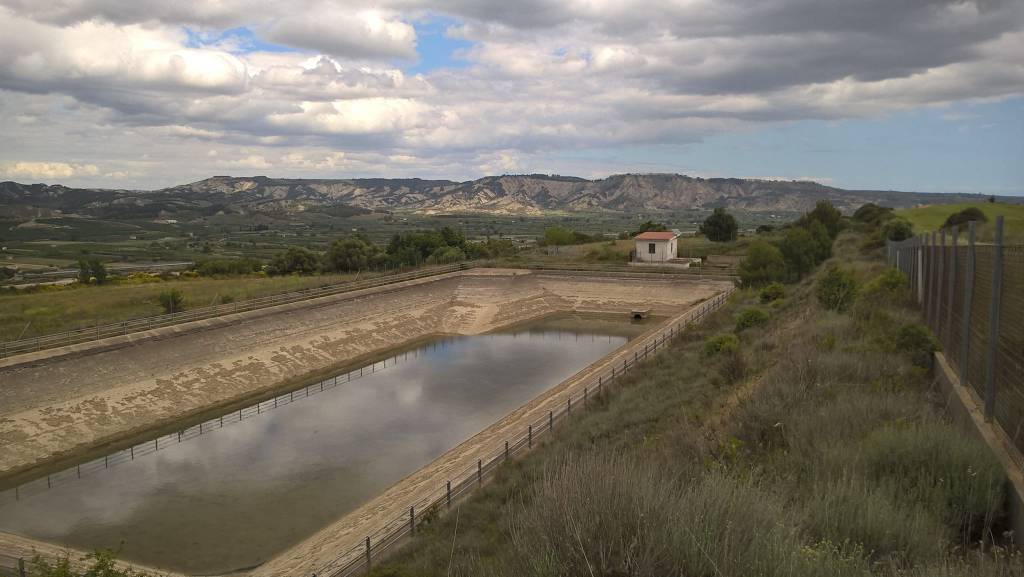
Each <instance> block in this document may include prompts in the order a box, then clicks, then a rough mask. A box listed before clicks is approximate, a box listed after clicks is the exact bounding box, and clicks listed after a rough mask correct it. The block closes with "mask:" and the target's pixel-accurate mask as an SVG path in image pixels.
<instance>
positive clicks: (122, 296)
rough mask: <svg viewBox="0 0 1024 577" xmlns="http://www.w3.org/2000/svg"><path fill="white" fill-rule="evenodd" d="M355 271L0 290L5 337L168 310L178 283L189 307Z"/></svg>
mask: <svg viewBox="0 0 1024 577" xmlns="http://www.w3.org/2000/svg"><path fill="white" fill-rule="evenodd" d="M350 278H351V275H323V276H310V277H299V276H286V277H256V276H252V277H235V278H196V279H178V280H166V281H158V282H146V283H130V282H129V283H124V284H109V285H103V286H84V287H76V286H68V287H63V288H57V287H54V288H49V289H42V290H39V291H37V292H27V291H18V292H10V291H0V341H6V340H14V339H18V338H29V337H34V336H37V335H44V334H49V333H54V332H60V331H65V330H68V329H76V328H81V327H88V326H95V325H96V324H106V323H116V322H121V321H123V320H128V319H134V318H139V317H145V316H150V315H159V314H163V312H164V311H163V309H162V308H161V307H160V304H159V303H158V302H157V296H158V295H159V294H160V293H161V292H164V291H168V290H171V289H175V288H176V289H178V290H180V291H181V292H182V294H184V295H185V304H186V306H187V307H202V306H208V305H211V304H217V303H218V302H220V300H221V299H225V298H227V299H232V300H233V301H236V302H237V301H243V300H245V299H248V298H253V297H260V296H265V295H270V294H277V293H283V292H289V291H295V290H300V289H304V288H310V287H318V286H323V285H327V284H333V283H337V282H343V281H345V280H349V279H350Z"/></svg>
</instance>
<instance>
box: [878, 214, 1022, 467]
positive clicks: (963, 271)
mask: <svg viewBox="0 0 1024 577" xmlns="http://www.w3.org/2000/svg"><path fill="white" fill-rule="evenodd" d="M888 259H889V263H890V264H891V265H892V266H895V267H896V268H898V269H899V270H900V271H902V272H903V273H904V274H906V275H907V276H908V277H909V279H910V285H911V290H912V292H913V296H914V300H915V301H916V302H917V303H918V304H920V306H921V313H922V316H923V317H924V320H925V322H926V323H927V325H928V326H929V327H930V328H931V330H932V332H933V333H934V334H935V336H936V337H937V338H938V339H939V342H940V343H941V345H942V349H943V352H944V354H945V357H946V360H947V361H948V362H949V364H950V366H951V367H952V368H953V369H954V370H955V371H956V372H957V374H958V375H959V378H960V382H961V383H963V384H964V385H965V386H967V387H969V388H971V389H973V390H974V392H975V393H977V395H978V397H979V398H980V399H982V400H983V402H984V406H985V419H986V420H988V421H994V422H995V423H997V424H998V425H999V426H1000V427H1002V429H1003V431H1004V432H1005V433H1006V435H1007V436H1008V437H1009V438H1010V439H1011V441H1012V442H1013V444H1014V445H1015V446H1016V447H1017V448H1018V449H1020V450H1022V451H1024V246H1021V245H1010V246H1006V245H1004V244H1003V217H1001V216H1000V217H998V218H997V220H996V234H995V242H994V243H992V244H981V243H979V242H977V239H976V232H975V226H974V222H971V223H968V226H966V227H952V228H951V229H949V230H941V231H938V232H932V233H926V234H923V235H919V236H916V237H914V238H911V239H908V240H905V241H902V242H890V243H889V244H888Z"/></svg>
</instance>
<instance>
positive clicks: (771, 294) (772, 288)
mask: <svg viewBox="0 0 1024 577" xmlns="http://www.w3.org/2000/svg"><path fill="white" fill-rule="evenodd" d="M758 296H759V297H760V298H761V303H762V304H768V303H770V302H775V301H777V300H779V299H781V298H783V297H785V296H786V287H785V286H783V285H782V283H780V282H773V283H771V284H769V285H768V286H766V287H764V288H762V289H761V292H759V293H758Z"/></svg>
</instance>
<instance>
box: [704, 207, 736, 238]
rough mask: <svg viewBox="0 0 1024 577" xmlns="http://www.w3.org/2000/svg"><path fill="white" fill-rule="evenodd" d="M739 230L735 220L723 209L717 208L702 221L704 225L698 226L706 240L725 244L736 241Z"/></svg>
mask: <svg viewBox="0 0 1024 577" xmlns="http://www.w3.org/2000/svg"><path fill="white" fill-rule="evenodd" d="M739 228H740V227H739V225H738V224H737V223H736V219H735V218H734V217H733V216H732V215H731V214H729V213H728V212H726V210H725V209H724V208H721V207H719V208H716V209H715V211H714V212H713V213H711V216H709V217H707V218H706V219H704V223H703V224H701V225H700V233H701V234H703V235H704V236H706V237H708V240H711V241H714V242H727V241H730V240H736V234H737V232H738V231H739Z"/></svg>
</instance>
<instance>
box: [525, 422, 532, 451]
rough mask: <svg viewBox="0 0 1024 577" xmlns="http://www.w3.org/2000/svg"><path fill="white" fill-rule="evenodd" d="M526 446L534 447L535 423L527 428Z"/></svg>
mask: <svg viewBox="0 0 1024 577" xmlns="http://www.w3.org/2000/svg"><path fill="white" fill-rule="evenodd" d="M526 448H528V449H532V448H533V425H530V427H529V428H528V429H527V430H526Z"/></svg>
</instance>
